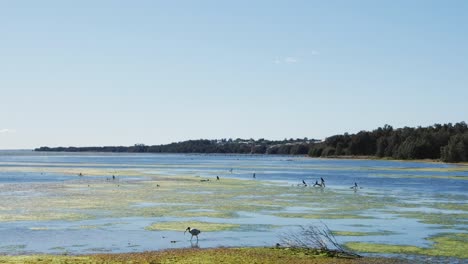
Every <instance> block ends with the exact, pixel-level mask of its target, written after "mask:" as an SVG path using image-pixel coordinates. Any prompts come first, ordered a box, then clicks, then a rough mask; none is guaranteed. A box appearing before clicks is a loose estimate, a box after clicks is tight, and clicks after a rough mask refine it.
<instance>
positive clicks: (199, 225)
mask: <svg viewBox="0 0 468 264" xmlns="http://www.w3.org/2000/svg"><path fill="white" fill-rule="evenodd" d="M187 227H192V228H196V229H199V230H201V231H202V232H214V231H225V230H231V229H235V228H239V227H240V225H238V224H225V223H209V222H197V221H184V222H159V223H154V224H152V225H151V226H148V227H146V229H147V230H151V231H157V230H170V231H184V230H185V229H186V228H187Z"/></svg>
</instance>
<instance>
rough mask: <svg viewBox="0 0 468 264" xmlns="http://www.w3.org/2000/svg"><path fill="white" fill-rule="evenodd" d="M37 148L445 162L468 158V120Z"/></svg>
mask: <svg viewBox="0 0 468 264" xmlns="http://www.w3.org/2000/svg"><path fill="white" fill-rule="evenodd" d="M35 150H36V151H72V152H80V151H95V152H146V153H239V154H283V155H305V154H308V155H309V156H312V157H338V156H351V157H352V156H374V157H379V158H392V159H440V160H442V161H445V162H462V161H468V126H467V124H466V123H465V122H460V123H456V124H454V125H452V124H451V123H449V124H444V125H440V124H435V125H433V126H429V127H417V128H411V127H404V128H398V129H394V128H393V127H392V126H389V125H385V126H384V127H379V128H377V129H375V130H373V131H361V132H359V133H357V134H348V133H345V134H343V135H335V136H331V137H328V138H326V139H325V140H324V141H319V140H314V139H310V140H309V139H307V138H304V139H284V140H276V141H275V140H265V139H259V140H253V139H240V138H238V139H235V140H233V139H220V140H207V139H200V140H188V141H183V142H178V143H171V144H167V145H154V146H147V145H143V144H137V145H134V146H130V147H123V146H119V147H80V148H76V147H58V148H49V147H41V148H38V149H35Z"/></svg>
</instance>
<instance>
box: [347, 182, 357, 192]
mask: <svg viewBox="0 0 468 264" xmlns="http://www.w3.org/2000/svg"><path fill="white" fill-rule="evenodd" d="M349 188H350V189H353V190H354V191H357V190H358V189H359V187H358V185H357V183H356V182H354V186H351V187H349Z"/></svg>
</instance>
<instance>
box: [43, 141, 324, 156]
mask: <svg viewBox="0 0 468 264" xmlns="http://www.w3.org/2000/svg"><path fill="white" fill-rule="evenodd" d="M316 142H319V140H315V139H310V140H309V139H308V138H303V139H299V138H298V139H292V138H291V139H284V140H266V139H263V138H262V139H258V140H254V139H241V138H238V139H218V140H208V139H198V140H187V141H182V142H177V143H171V144H167V145H153V146H147V145H144V144H136V145H134V146H130V147H124V146H116V147H114V146H109V147H57V148H49V147H40V148H37V149H35V151H70V152H84V151H93V152H139V153H220V154H223V153H237V154H284V155H306V154H307V153H308V152H309V147H310V146H311V145H312V144H314V143H316Z"/></svg>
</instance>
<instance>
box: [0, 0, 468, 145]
mask: <svg viewBox="0 0 468 264" xmlns="http://www.w3.org/2000/svg"><path fill="white" fill-rule="evenodd" d="M467 14H468V1H464V0H460V1H455V0H453V1H429V0H421V1H417V0H415V1H407V0H401V1H396V0H389V1H373V0H370V1H358V0H356V1H348V0H343V1H329V0H327V1H311V0H305V1H272V0H268V1H251V0H248V1H243V0H242V1H241V0H235V1H219V0H213V1H203V0H202V1H177V0H175V1H150V0H148V1H116V0H112V1H110V0H107V1H106V0H100V1H96V0H92V1H88V0H80V1H64V0H57V1H36V0H31V1H21V0H17V1H0V149H8V148H10V149H11V148H34V147H39V146H101V145H133V144H135V143H144V144H149V145H150V144H162V143H170V142H173V141H181V140H187V139H199V138H209V139H214V138H237V137H241V138H268V139H283V138H291V137H293V138H296V137H300V138H302V137H309V138H325V137H327V136H330V135H333V134H341V133H344V132H349V133H355V132H358V131H360V130H372V129H374V128H377V127H379V126H383V125H384V124H390V125H392V126H394V127H402V126H419V125H421V126H427V125H432V124H434V123H448V122H452V123H454V122H459V121H467V120H468V103H467V102H468V15H467Z"/></svg>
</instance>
